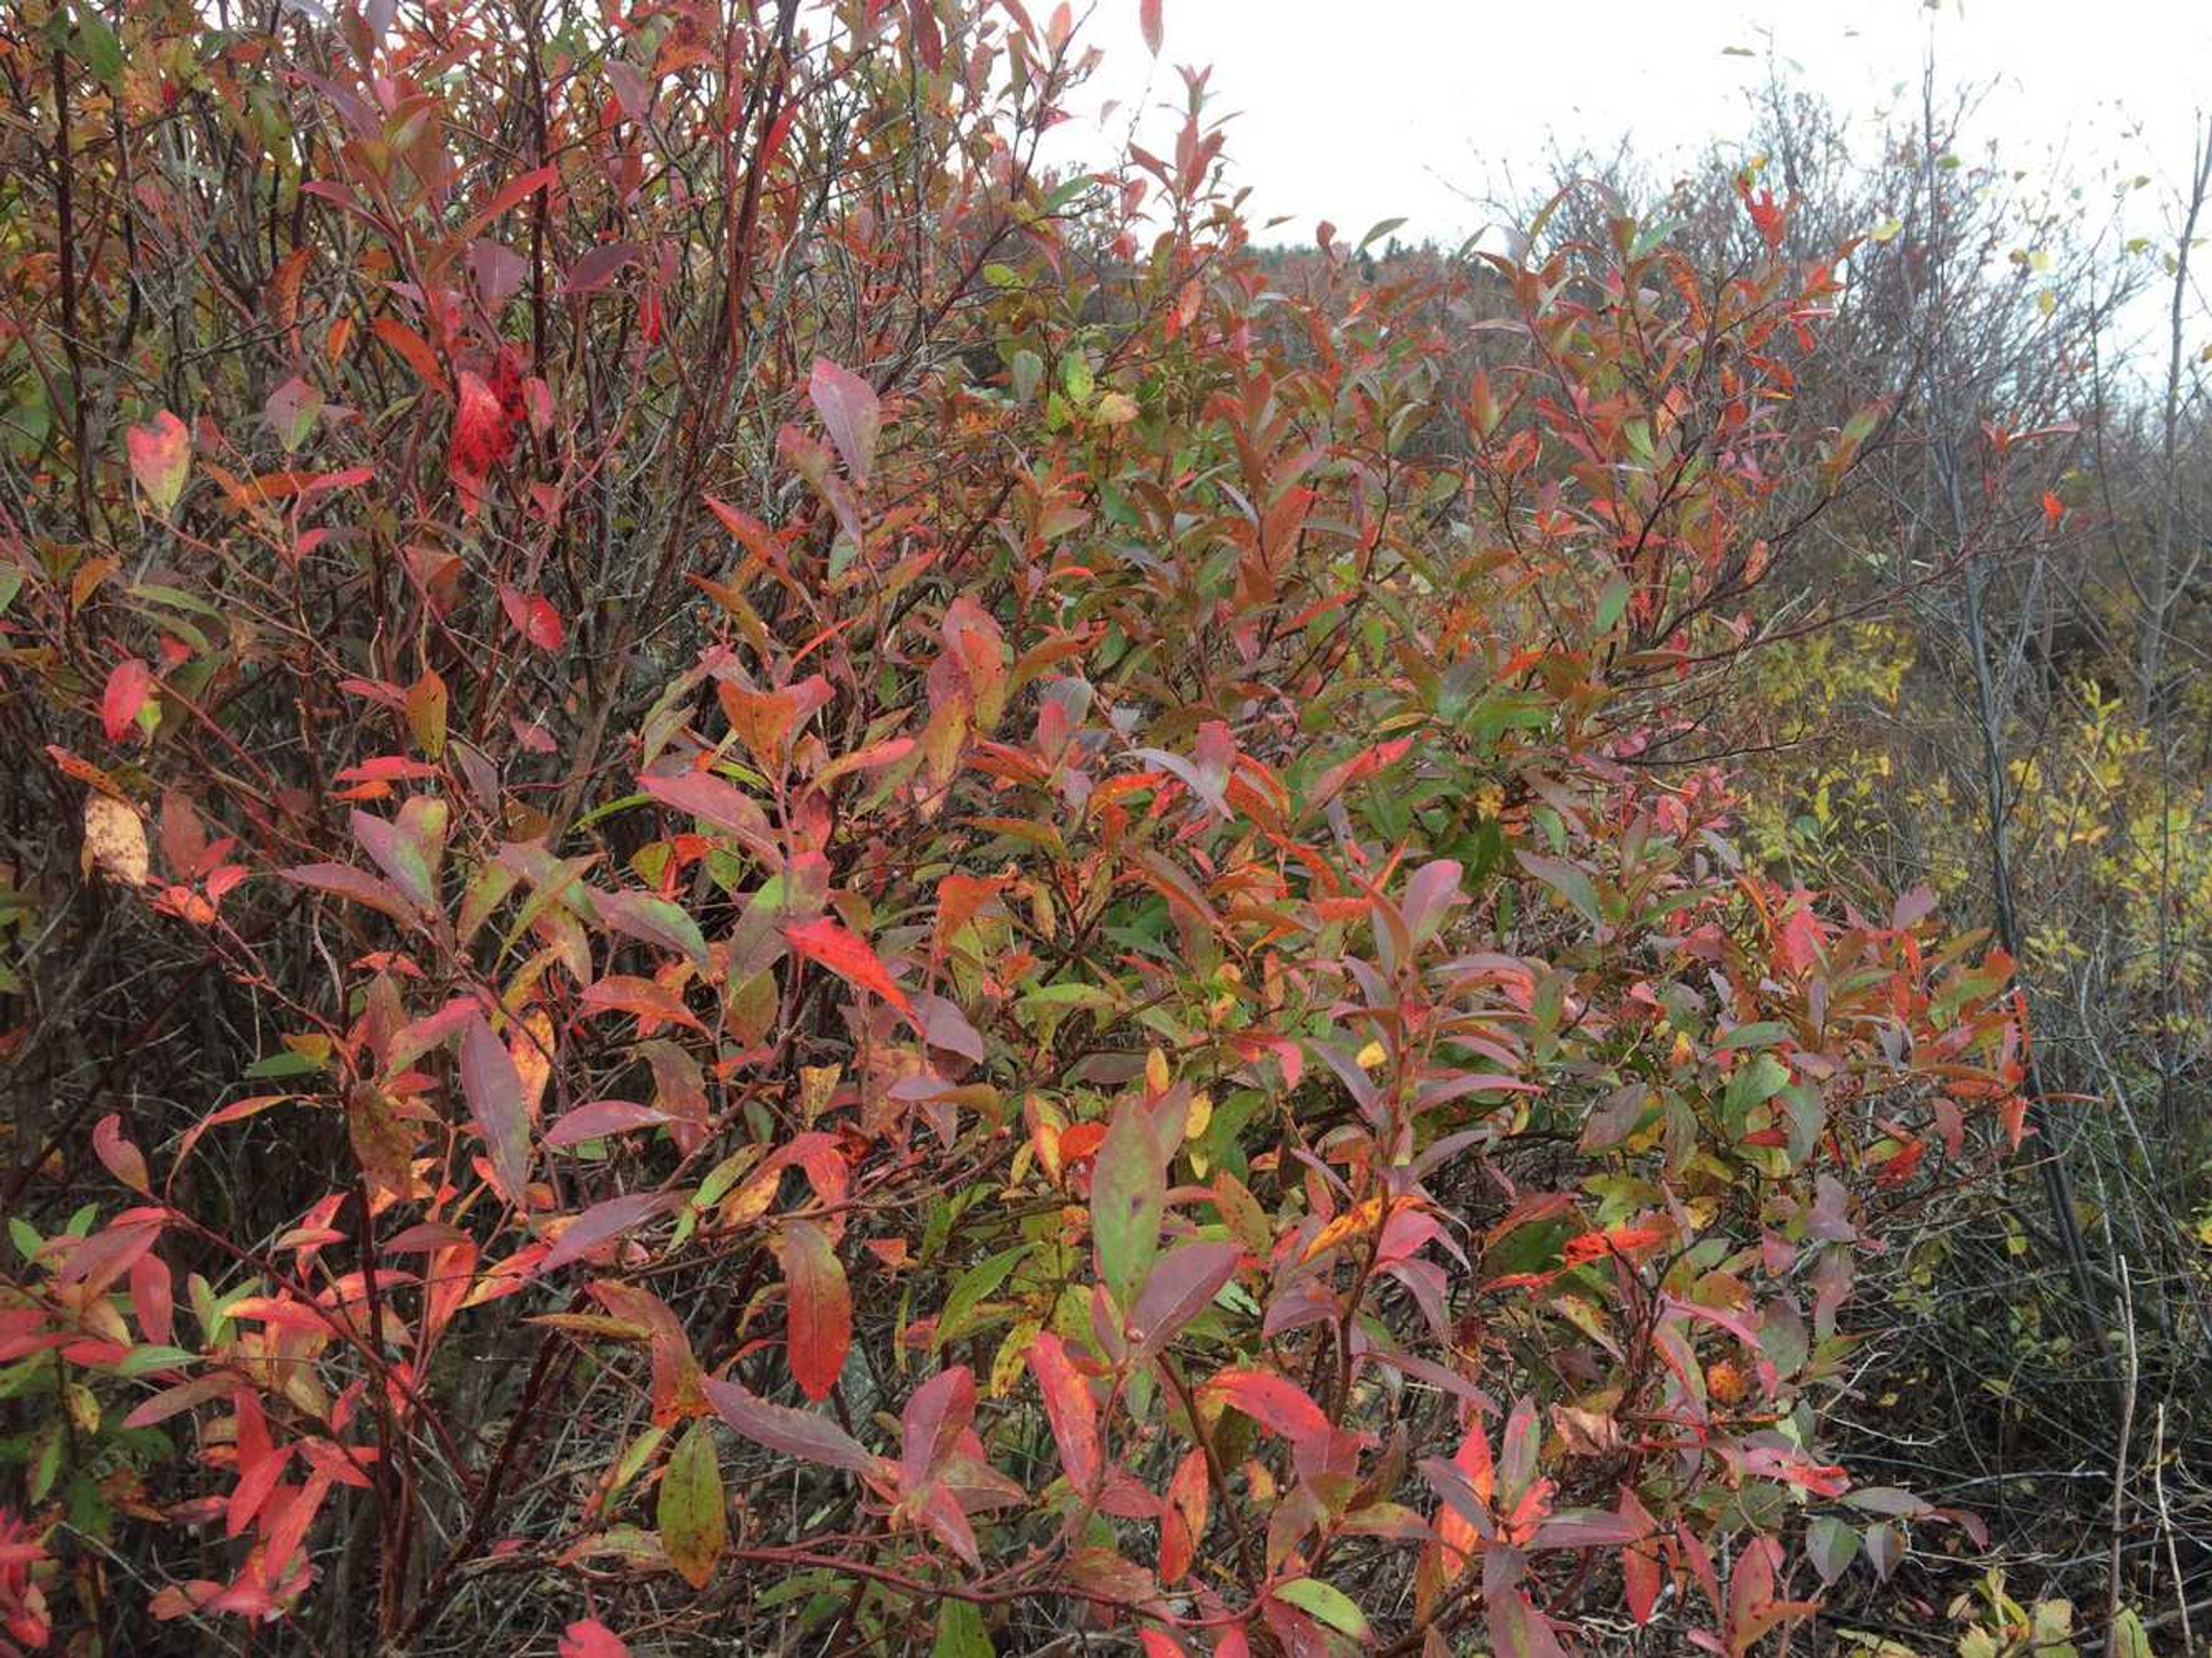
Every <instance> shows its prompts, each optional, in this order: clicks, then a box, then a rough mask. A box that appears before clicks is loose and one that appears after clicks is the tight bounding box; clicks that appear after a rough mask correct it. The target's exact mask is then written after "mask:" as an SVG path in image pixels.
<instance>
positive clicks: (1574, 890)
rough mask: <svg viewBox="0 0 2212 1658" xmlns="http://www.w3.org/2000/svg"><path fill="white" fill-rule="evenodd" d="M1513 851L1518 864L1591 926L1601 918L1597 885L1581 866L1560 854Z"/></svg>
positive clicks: (1602, 916)
mask: <svg viewBox="0 0 2212 1658" xmlns="http://www.w3.org/2000/svg"><path fill="white" fill-rule="evenodd" d="M1516 856H1518V857H1519V859H1521V867H1522V868H1523V869H1525V870H1527V871H1528V873H1529V874H1531V875H1533V876H1534V877H1535V878H1537V879H1538V880H1540V881H1541V882H1542V883H1543V884H1545V885H1546V886H1547V887H1549V888H1551V890H1553V891H1554V892H1556V893H1558V894H1559V896H1560V897H1561V898H1562V899H1563V900H1565V902H1567V903H1568V904H1569V905H1571V907H1572V908H1574V910H1575V912H1576V913H1577V914H1579V915H1580V916H1581V917H1582V918H1583V920H1585V921H1588V922H1589V924H1590V925H1591V926H1599V925H1601V923H1602V922H1603V921H1604V919H1605V917H1604V914H1603V912H1602V911H1601V908H1599V905H1598V897H1597V887H1596V885H1595V884H1594V883H1593V882H1592V881H1591V880H1590V878H1589V875H1588V874H1587V873H1585V872H1583V870H1581V869H1578V868H1577V867H1576V866H1575V865H1572V864H1571V863H1569V862H1568V861H1567V860H1566V859H1564V858H1552V857H1547V856H1546V855H1545V854H1544V853H1538V852H1523V853H1517V854H1516Z"/></svg>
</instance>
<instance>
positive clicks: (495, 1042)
mask: <svg viewBox="0 0 2212 1658" xmlns="http://www.w3.org/2000/svg"><path fill="white" fill-rule="evenodd" d="M461 1092H462V1094H463V1096H465V1098H466V1099H467V1101H468V1102H469V1114H470V1115H471V1116H472V1117H474V1118H475V1119H476V1124H477V1132H478V1133H482V1134H483V1140H484V1150H485V1151H486V1153H487V1154H488V1155H489V1158H490V1162H491V1172H492V1184H493V1185H494V1187H496V1188H497V1190H498V1192H499V1194H500V1196H501V1197H502V1198H504V1199H507V1202H508V1203H510V1204H513V1206H515V1207H517V1208H520V1207H521V1206H522V1199H523V1193H524V1192H525V1190H526V1188H527V1187H528V1186H529V1183H530V1107H529V1103H528V1099H527V1096H526V1095H525V1093H524V1092H523V1088H522V1073H521V1072H519V1071H517V1070H516V1069H515V1068H514V1060H513V1056H512V1055H511V1054H508V1053H507V1045H506V1044H505V1043H504V1042H501V1041H500V1039H499V1038H498V1037H496V1036H495V1035H492V1030H491V1026H490V1025H489V1024H487V1023H485V1022H484V1018H483V1015H482V1014H478V1015H477V1017H476V1018H475V1019H474V1020H472V1021H471V1023H470V1024H469V1027H468V1029H466V1030H465V1031H464V1032H463V1033H462V1035H461Z"/></svg>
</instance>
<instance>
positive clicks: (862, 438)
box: [806, 357, 884, 483]
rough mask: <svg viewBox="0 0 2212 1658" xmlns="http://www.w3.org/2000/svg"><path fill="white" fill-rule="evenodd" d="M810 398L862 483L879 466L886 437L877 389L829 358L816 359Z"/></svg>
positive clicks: (808, 385)
mask: <svg viewBox="0 0 2212 1658" xmlns="http://www.w3.org/2000/svg"><path fill="white" fill-rule="evenodd" d="M806 395H807V396H808V397H809V398H811V399H812V400H813V404H814V407H815V409H816V410H817V412H819V413H820V415H821V416H822V423H823V425H824V426H826V427H827V428H829V440H830V441H831V442H832V443H834V444H836V446H837V452H838V454H839V455H841V456H842V457H843V458H844V462H845V468H846V470H847V471H849V472H851V473H852V475H853V477H854V479H855V480H856V481H857V482H859V483H866V482H867V481H868V477H869V475H870V474H871V473H872V472H873V471H875V466H876V440H878V438H879V437H880V436H881V435H882V434H883V423H884V416H883V409H882V406H881V405H880V404H878V402H877V401H876V392H875V388H874V387H873V386H870V385H869V384H868V383H867V381H866V380H862V379H861V378H860V376H859V375H858V374H854V373H853V372H852V371H851V370H850V369H848V368H840V367H838V366H837V365H836V363H834V362H832V361H829V358H827V357H817V358H815V360H814V372H813V374H811V375H810V376H809V377H808V379H807V382H806Z"/></svg>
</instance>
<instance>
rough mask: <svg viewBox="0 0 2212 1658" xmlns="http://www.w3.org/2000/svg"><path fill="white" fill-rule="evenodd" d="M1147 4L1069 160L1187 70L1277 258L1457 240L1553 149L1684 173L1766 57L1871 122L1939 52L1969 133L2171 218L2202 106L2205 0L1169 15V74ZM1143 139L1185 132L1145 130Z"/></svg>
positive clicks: (1202, 4)
mask: <svg viewBox="0 0 2212 1658" xmlns="http://www.w3.org/2000/svg"><path fill="white" fill-rule="evenodd" d="M1030 3H1031V9H1032V14H1033V15H1036V16H1037V17H1038V19H1039V21H1042V12H1043V8H1042V7H1040V6H1039V5H1038V4H1037V3H1036V0H1030ZM1076 9H1077V13H1078V15H1083V13H1084V6H1083V4H1082V3H1078V5H1077V8H1076ZM1138 9H1139V8H1138V0H1097V3H1096V4H1095V5H1093V6H1092V7H1091V10H1090V13H1089V21H1088V22H1087V23H1086V24H1085V26H1084V38H1085V39H1089V40H1090V41H1091V42H1092V43H1093V44H1095V45H1097V46H1101V47H1103V48H1104V50H1105V54H1106V57H1105V63H1104V65H1103V70H1102V71H1101V73H1100V74H1099V75H1098V76H1097V78H1096V79H1095V80H1094V81H1093V82H1091V85H1090V86H1089V87H1087V88H1085V92H1084V93H1083V94H1082V95H1081V96H1080V97H1079V100H1077V102H1076V105H1075V106H1074V108H1075V112H1076V113H1077V115H1078V116H1079V120H1078V121H1077V122H1076V123H1072V124H1071V128H1070V130H1069V131H1067V132H1066V134H1065V135H1064V137H1065V141H1066V142H1067V143H1071V144H1080V143H1085V142H1086V140H1085V137H1083V136H1082V135H1083V133H1084V131H1085V130H1087V131H1088V135H1089V136H1088V139H1087V142H1088V143H1091V144H1097V143H1102V142H1103V140H1102V139H1101V138H1100V137H1099V136H1098V128H1097V113H1098V110H1099V106H1101V105H1102V104H1103V102H1104V101H1105V100H1109V99H1115V100H1121V102H1122V103H1123V105H1124V106H1125V108H1124V110H1123V112H1121V114H1120V115H1119V116H1117V117H1116V118H1115V120H1114V122H1113V123H1112V129H1113V131H1115V135H1116V136H1117V137H1118V136H1119V134H1120V132H1121V130H1123V129H1124V128H1126V125H1127V106H1143V105H1146V104H1150V105H1152V106H1157V105H1158V103H1159V101H1160V100H1162V99H1164V98H1165V99H1170V100H1179V98H1180V95H1181V83H1180V81H1179V79H1178V77H1177V76H1176V75H1175V73H1174V66H1176V65H1180V64H1212V65H1213V66H1214V69H1215V73H1214V78H1213V82H1212V85H1213V88H1214V91H1215V93H1216V94H1217V99H1216V103H1215V106H1214V107H1215V109H1216V110H1217V111H1218V112H1222V113H1228V112H1236V119H1235V120H1234V121H1232V122H1231V124H1230V126H1229V137H1228V141H1227V148H1228V154H1229V156H1230V158H1231V170H1232V176H1233V177H1234V178H1236V179H1238V180H1241V181H1242V182H1243V183H1244V184H1247V185H1250V186H1251V187H1252V189H1253V191H1254V194H1253V197H1252V199H1251V202H1250V203H1249V216H1250V217H1251V218H1252V221H1253V222H1254V224H1255V227H1257V226H1259V225H1261V224H1262V223H1264V222H1265V221H1266V220H1267V218H1269V217H1272V216H1276V215H1281V216H1285V219H1286V220H1287V221H1288V222H1286V223H1285V224H1284V225H1282V226H1281V227H1280V228H1279V229H1277V230H1276V231H1275V232H1273V234H1266V233H1262V234H1261V240H1297V241H1305V240H1310V237H1311V235H1312V233H1313V227H1314V225H1315V224H1316V222H1317V221H1319V220H1321V219H1323V218H1326V219H1328V220H1330V221H1332V222H1334V224H1335V225H1336V227H1337V228H1338V229H1339V230H1340V232H1343V233H1346V234H1349V235H1351V236H1352V237H1357V236H1358V235H1359V234H1361V233H1362V232H1363V231H1364V230H1365V229H1366V228H1367V227H1368V226H1369V225H1370V224H1372V223H1374V222H1376V221H1377V220H1380V219H1383V218H1391V217H1397V216H1405V217H1406V218H1407V220H1408V225H1407V229H1406V231H1405V232H1403V233H1402V234H1405V235H1406V236H1407V237H1408V238H1409V239H1416V240H1417V239H1419V238H1421V237H1424V236H1427V237H1433V238H1434V239H1436V240H1438V241H1449V242H1456V241H1458V240H1461V239H1462V238H1463V237H1464V236H1466V235H1467V234H1470V233H1472V232H1474V231H1475V230H1477V229H1479V228H1481V227H1482V226H1483V225H1484V224H1485V223H1486V222H1487V220H1488V219H1489V217H1490V215H1489V214H1488V213H1487V212H1486V211H1485V210H1484V208H1483V207H1482V205H1481V204H1480V201H1481V198H1482V197H1485V196H1486V194H1489V193H1491V192H1492V191H1496V190H1497V189H1498V186H1499V185H1500V184H1501V183H1502V182H1503V181H1504V178H1505V176H1506V174H1507V173H1508V172H1509V170H1510V172H1511V173H1513V174H1515V175H1517V176H1518V177H1519V178H1520V179H1522V180H1523V181H1524V184H1525V183H1526V182H1527V181H1529V180H1531V179H1533V178H1534V176H1535V174H1536V173H1537V171H1538V166H1539V163H1540V161H1541V155H1542V151H1543V148H1544V143H1545V140H1546V138H1547V135H1556V136H1557V137H1558V138H1559V140H1560V141H1562V143H1565V145H1566V146H1567V147H1569V148H1574V147H1576V146H1577V145H1579V144H1582V143H1589V144H1594V145H1609V144H1610V143H1613V141H1615V140H1617V139H1618V138H1620V137H1621V136H1622V135H1623V134H1624V133H1628V134H1632V136H1633V137H1634V139H1635V144H1636V149H1637V151H1638V154H1639V155H1642V156H1644V157H1645V158H1647V159H1648V160H1649V161H1651V162H1652V163H1653V164H1654V165H1657V164H1660V163H1661V162H1662V161H1671V160H1676V159H1679V158H1681V157H1684V156H1686V155H1690V154H1692V153H1693V152H1694V151H1695V150H1696V149H1699V148H1702V147H1703V146H1705V145H1706V144H1709V143H1712V142H1713V141H1715V140H1717V139H1726V138H1728V137H1732V136H1733V135H1735V134H1737V133H1739V132H1741V131H1743V129H1744V125H1745V110H1746V104H1745V93H1746V92H1747V90H1748V89H1750V88H1754V87H1756V86H1758V85H1759V84H1761V83H1762V82H1764V80H1765V76H1766V73H1767V64H1766V58H1767V54H1768V52H1770V51H1771V52H1773V53H1775V54H1776V55H1777V56H1778V58H1782V59H1784V60H1790V61H1793V62H1794V63H1795V64H1798V65H1801V66H1802V70H1803V71H1804V74H1805V76H1806V78H1807V79H1808V82H1810V83H1811V84H1812V85H1814V87H1816V88H1819V89H1820V90H1822V91H1824V92H1826V94H1828V95H1829V96H1830V98H1831V99H1832V100H1833V101H1834V102H1835V103H1836V104H1837V106H1838V107H1839V108H1841V109H1843V110H1844V111H1846V112H1852V113H1856V114H1860V115H1867V116H1871V115H1872V114H1873V113H1874V112H1876V111H1878V110H1879V109H1880V108H1881V107H1882V106H1885V105H1887V104H1890V103H1893V101H1894V100H1896V98H1897V97H1898V95H1899V88H1907V87H1911V88H1917V83H1918V79H1919V74H1920V65H1921V60H1922V55H1923V52H1924V51H1925V50H1926V48H1927V47H1928V46H1929V42H1930V40H1931V39H1932V40H1933V43H1934V46H1935V51H1936V58H1937V63H1938V67H1939V74H1940V75H1941V76H1942V78H1944V79H1946V80H1949V81H1953V82H1966V83H1980V82H1987V81H1990V80H1995V81H1996V82H1997V83H1998V84H1997V85H1996V89H1995V91H1994V92H1993V94H1992V95H1991V97H1990V100H1989V101H1988V102H1987V103H1986V104H1985V105H1984V107H1983V112H1982V114H1981V116H1980V118H1978V121H1977V123H1976V125H1975V128H1974V130H1973V131H1972V132H1971V133H1970V135H1969V136H1970V137H1972V138H1977V139H1978V138H1982V137H1994V138H1996V139H1997V140H1999V141H2000V143H2001V144H2002V147H2003V149H2004V152H2005V154H2006V155H2007V157H2008V159H2010V160H2013V161H2015V164H2016V165H2020V166H2022V167H2030V168H2033V169H2035V170H2036V171H2038V172H2043V173H2049V172H2051V171H2057V172H2062V173H2064V174H2065V175H2067V176H2068V177H2069V178H2071V179H2079V180H2081V181H2083V182H2089V181H2091V180H2092V179H2094V178H2097V177H2099V176H2101V174H2102V173H2103V172H2104V171H2108V170H2109V169H2112V168H2113V167H2124V168H2125V169H2126V171H2128V172H2129V173H2137V172H2141V173H2151V174H2153V175H2154V177H2156V178H2157V179H2160V181H2161V183H2163V184H2164V185H2166V190H2165V191H2161V192H2159V193H2161V194H2163V195H2164V196H2165V197H2166V200H2167V202H2168V203H2170V202H2171V199H2172V190H2173V189H2174V188H2175V187H2178V185H2179V179H2180V178H2181V176H2182V175H2183V174H2184V173H2185V172H2186V170H2187V167H2188V165H2189V149H2190V134H2191V121H2192V118H2193V116H2194V114H2195V112H2197V111H2198V110H2212V3H2206V0H2093V3H2083V0H1963V3H1962V0H1942V3H1941V5H1940V6H1939V7H1930V6H1929V5H1927V4H1924V3H1923V0H1844V3H1841V4H1826V5H1823V4H1819V3H1808V0H1765V3H1759V0H1164V20H1165V45H1164V51H1163V52H1162V56H1161V58H1160V60H1159V62H1158V64H1155V63H1154V61H1153V60H1152V58H1151V57H1150V55H1149V54H1148V53H1147V52H1146V50H1145V47H1144V45H1143V42H1142V39H1141V38H1140V35H1139V26H1138ZM1731 48H1734V49H1735V52H1733V53H1732V52H1730V49H1731ZM1742 53H1748V54H1750V55H1747V56H1746V55H1739V54H1742ZM1148 94H1149V96H1148ZM1145 130H1146V131H1150V132H1152V133H1153V134H1155V135H1160V134H1163V133H1164V134H1166V135H1168V136H1170V137H1171V135H1172V132H1173V125H1171V124H1168V123H1167V122H1166V121H1165V119H1164V118H1163V117H1161V116H1158V115H1154V116H1152V118H1149V119H1148V120H1147V122H1146V129H1145ZM2146 195H2148V192H2147V193H2146ZM1470 197H1473V198H1475V199H1473V200H1470V199H1469V198H1470ZM2139 211H2146V212H2148V213H2150V215H2151V216H2152V218H2153V220H2154V222H2152V223H2149V224H2146V225H2140V226H2134V225H2131V226H2130V229H2131V230H2134V231H2136V234H2154V233H2155V231H2156V230H2157V228H2158V225H2157V223H2156V222H2155V217H2156V209H2155V208H2154V205H2153V203H2150V202H2149V201H2148V199H2146V200H2144V202H2143V203H2142V209H2140V210H2139Z"/></svg>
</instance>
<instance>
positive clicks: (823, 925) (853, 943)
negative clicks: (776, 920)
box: [783, 915, 914, 1018]
mask: <svg viewBox="0 0 2212 1658" xmlns="http://www.w3.org/2000/svg"><path fill="white" fill-rule="evenodd" d="M783 936H784V937H785V938H787V940H789V941H790V944H791V947H792V948H793V950H797V951H798V952H799V954H800V955H802V956H804V957H806V958H807V959H808V960H810V961H815V962H819V963H821V964H822V965H823V967H826V968H828V969H829V970H830V971H831V972H832V973H834V974H836V975H837V976H838V977H839V978H841V979H842V980H844V981H845V982H846V983H848V984H852V985H858V986H859V987H860V988H861V989H863V990H869V991H873V992H874V993H876V994H877V995H878V996H880V997H882V998H883V999H884V1000H885V1001H887V1002H889V1003H890V1005H892V1006H893V1007H895V1008H896V1009H898V1011H900V1012H902V1013H903V1014H905V1015H907V1016H908V1017H909V1018H911V1017H913V1016H914V1004H913V1003H912V1002H910V1001H908V999H907V994H906V992H904V991H903V990H901V989H900V988H899V987H897V986H896V985H895V984H893V983H892V982H891V975H890V974H889V973H887V972H885V971H884V964H883V963H882V962H880V961H878V959H877V957H876V952H875V951H874V950H871V949H869V948H868V942H867V940H866V939H865V938H861V937H860V935H859V934H858V933H855V932H848V931H847V930H846V929H845V928H843V927H842V926H838V924H837V923H836V921H834V920H830V918H829V917H828V916H826V915H824V916H823V917H821V918H820V919H818V920H812V921H804V922H800V923H798V924H796V925H794V926H787V927H785V928H784V930H783Z"/></svg>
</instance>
